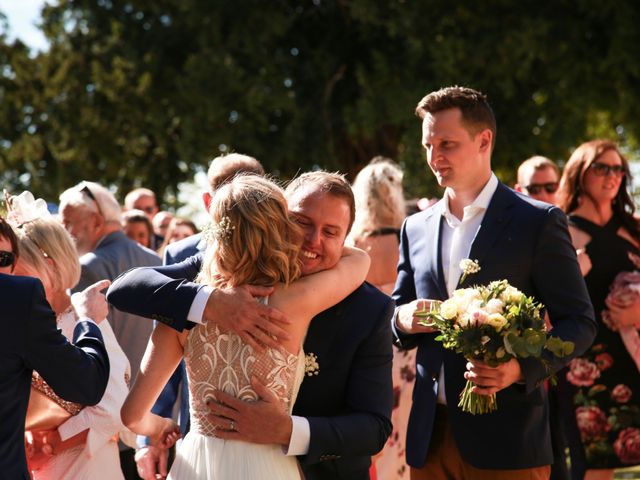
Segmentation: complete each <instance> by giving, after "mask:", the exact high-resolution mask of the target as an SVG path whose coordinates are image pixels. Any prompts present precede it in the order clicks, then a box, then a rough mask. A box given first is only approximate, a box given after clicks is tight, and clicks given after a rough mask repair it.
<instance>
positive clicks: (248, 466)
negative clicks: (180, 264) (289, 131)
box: [122, 175, 369, 480]
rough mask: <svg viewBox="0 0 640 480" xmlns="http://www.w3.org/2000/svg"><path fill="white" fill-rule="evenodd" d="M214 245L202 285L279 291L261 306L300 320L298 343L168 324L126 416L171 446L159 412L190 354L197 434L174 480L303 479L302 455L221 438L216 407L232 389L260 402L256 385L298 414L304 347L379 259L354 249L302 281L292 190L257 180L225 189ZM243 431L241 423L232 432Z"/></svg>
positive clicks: (295, 330)
mask: <svg viewBox="0 0 640 480" xmlns="http://www.w3.org/2000/svg"><path fill="white" fill-rule="evenodd" d="M210 214H211V217H212V218H211V219H212V226H211V227H210V228H209V229H208V231H207V237H208V241H209V243H210V245H209V248H208V250H207V252H206V256H205V259H204V261H203V268H202V271H201V272H200V274H199V277H198V281H199V282H200V283H203V284H209V285H212V286H213V287H235V286H239V285H243V284H252V285H262V286H274V287H275V290H274V292H273V294H272V295H271V296H270V297H268V298H264V299H261V301H262V302H265V303H266V302H268V303H269V305H271V306H273V307H275V308H277V309H278V310H280V311H281V312H282V313H284V314H285V315H286V316H287V317H288V318H289V319H290V320H291V324H290V325H288V327H287V328H288V333H289V338H288V339H287V340H283V341H282V342H281V345H280V348H277V349H273V348H267V349H266V350H265V351H262V352H259V351H256V350H254V349H253V348H252V347H251V346H249V345H247V344H245V343H243V341H242V340H241V339H240V337H239V336H237V335H236V334H234V333H231V332H229V331H225V330H224V329H222V328H221V327H220V326H218V325H216V324H215V323H213V322H208V323H207V324H205V325H198V326H196V327H195V328H193V329H192V330H190V331H184V332H182V333H178V332H176V331H174V330H172V329H171V328H169V327H167V326H165V325H163V324H158V325H157V327H156V329H155V330H154V332H153V335H152V337H151V339H150V341H149V345H148V346H147V351H146V353H145V355H144V358H143V360H142V365H141V369H140V373H139V374H138V377H137V379H136V383H135V385H134V386H133V388H132V390H131V392H130V394H129V396H128V397H127V400H126V401H125V404H124V406H123V408H122V419H123V421H124V423H125V425H127V426H128V427H129V428H130V429H131V430H133V431H135V432H136V433H138V434H140V435H147V436H150V437H151V438H152V441H153V442H155V443H156V444H159V445H162V446H165V447H167V446H170V445H171V444H172V443H173V441H174V440H175V438H176V437H177V433H176V432H177V426H176V425H175V423H173V422H172V421H171V420H168V419H165V418H162V417H159V416H157V415H154V414H152V413H151V412H150V409H151V407H152V406H153V404H154V402H155V400H156V398H157V397H158V395H159V393H160V391H161V390H162V387H163V386H164V385H165V383H166V381H167V380H168V379H169V377H170V375H171V373H172V372H173V371H174V370H175V368H176V366H177V365H178V363H179V361H180V359H181V357H182V356H183V355H184V358H185V362H186V366H187V376H188V380H189V390H190V407H191V431H190V432H189V433H188V434H187V436H186V437H185V439H184V440H183V442H182V445H181V446H180V449H179V451H178V453H177V456H176V460H175V462H174V464H173V467H172V469H171V472H170V473H169V478H172V479H180V480H184V479H199V478H207V479H228V478H234V479H247V480H248V479H255V478H262V479H273V480H275V479H284V480H286V479H292V480H294V479H300V478H302V474H301V473H300V470H299V468H298V464H297V461H296V459H295V457H291V456H286V455H284V453H283V451H282V448H281V447H280V446H279V445H263V444H251V443H245V442H241V441H237V440H222V439H219V438H216V436H215V433H216V427H215V425H214V424H213V423H212V422H211V421H210V420H209V419H208V413H209V409H208V408H207V406H206V402H207V401H208V400H209V399H215V397H216V391H218V390H220V391H224V392H226V393H228V394H231V395H234V396H235V397H237V398H240V399H242V400H246V401H251V400H257V399H258V395H257V394H256V392H255V390H254V389H253V388H252V380H253V379H255V380H257V381H258V382H259V383H261V384H263V385H266V387H267V388H268V389H269V390H270V391H271V392H272V393H273V394H274V395H275V396H276V397H277V398H278V401H279V403H280V405H281V407H282V409H283V410H285V411H287V412H291V409H292V406H293V403H294V402H295V399H296V395H297V392H298V388H299V386H300V383H301V382H302V378H303V375H304V352H303V351H302V343H303V340H304V336H305V334H306V331H307V328H308V326H309V323H310V321H311V319H312V318H313V317H314V316H315V315H316V314H318V313H320V312H322V311H324V310H326V309H327V308H329V307H331V306H333V305H335V304H336V303H338V302H339V301H341V300H342V299H344V298H345V297H347V296H348V295H349V294H350V293H351V292H352V291H354V290H355V289H356V288H357V287H358V286H359V285H360V284H362V282H363V281H364V279H365V276H366V274H367V271H368V268H369V257H368V256H367V255H366V254H365V253H364V252H362V251H360V250H357V249H351V248H347V247H345V249H344V251H343V254H342V258H341V259H340V261H339V262H338V264H337V265H336V266H335V267H334V268H332V269H330V270H325V271H322V272H318V273H315V274H312V275H308V276H306V277H304V278H300V267H299V262H298V255H299V253H300V244H301V240H302V234H301V231H300V230H299V227H298V226H297V225H296V224H295V223H294V222H293V221H292V220H291V219H290V218H289V214H288V212H287V203H286V200H285V198H284V195H283V192H282V190H281V189H280V188H279V187H278V186H276V185H275V184H274V183H273V182H271V181H269V180H267V179H265V178H263V177H258V176H254V175H246V176H240V177H236V178H235V179H234V180H233V181H231V182H230V183H228V184H227V185H225V186H223V187H222V188H220V189H218V190H217V192H216V194H215V196H214V198H213V200H212V202H211V206H210ZM228 428H229V429H230V430H233V429H234V425H233V422H230V425H229V427H228Z"/></svg>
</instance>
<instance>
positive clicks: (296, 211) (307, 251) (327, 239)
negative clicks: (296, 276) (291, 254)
mask: <svg viewBox="0 0 640 480" xmlns="http://www.w3.org/2000/svg"><path fill="white" fill-rule="evenodd" d="M287 202H288V204H289V212H291V214H292V216H293V218H294V219H295V221H296V222H297V223H298V225H300V227H302V230H303V232H304V241H303V243H302V249H301V251H300V259H301V261H302V274H303V275H309V274H310V273H316V272H319V271H322V270H327V269H329V268H332V267H333V266H335V265H336V264H337V263H338V260H340V257H341V256H342V247H343V245H344V240H345V238H346V236H347V233H348V231H349V224H350V221H351V211H350V208H349V204H348V203H347V201H346V200H345V199H343V198H342V197H339V196H336V195H332V194H331V193H327V192H324V191H322V189H321V188H320V187H318V186H316V185H307V186H305V187H301V188H299V189H297V190H296V191H295V192H293V193H292V194H291V195H290V196H289V197H288V198H287Z"/></svg>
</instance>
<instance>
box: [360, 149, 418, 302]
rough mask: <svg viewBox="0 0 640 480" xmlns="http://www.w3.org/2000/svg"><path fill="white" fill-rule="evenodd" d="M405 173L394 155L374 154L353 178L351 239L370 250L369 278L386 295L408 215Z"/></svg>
mask: <svg viewBox="0 0 640 480" xmlns="http://www.w3.org/2000/svg"><path fill="white" fill-rule="evenodd" d="M402 177H403V173H402V170H401V169H400V167H399V166H398V165H397V164H396V163H395V162H393V161H392V160H391V159H388V158H385V157H375V158H373V159H372V160H371V162H370V163H369V164H368V165H367V166H366V167H364V168H363V169H362V170H360V172H359V173H358V175H357V176H356V178H355V180H354V182H353V194H354V197H355V201H356V218H355V221H354V222H353V227H352V229H351V233H350V234H349V239H350V242H351V243H352V244H353V245H355V246H356V247H358V248H361V249H363V250H365V251H366V252H367V253H369V256H370V257H371V267H370V268H369V273H368V274H367V281H368V282H369V283H371V284H372V285H375V286H376V287H378V288H379V289H380V290H382V291H383V292H384V293H386V294H387V295H391V292H392V291H393V286H394V285H395V282H396V275H397V272H396V267H397V265H398V246H399V235H400V227H401V226H402V222H403V221H404V219H405V217H406V214H405V204H404V193H403V190H402Z"/></svg>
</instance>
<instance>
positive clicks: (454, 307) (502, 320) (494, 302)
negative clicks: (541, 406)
mask: <svg viewBox="0 0 640 480" xmlns="http://www.w3.org/2000/svg"><path fill="white" fill-rule="evenodd" d="M476 266H477V265H476ZM478 269H479V268H478ZM463 270H464V269H463ZM464 271H465V275H466V273H467V271H466V270H464ZM475 271H477V270H475ZM475 271H473V272H472V273H475ZM463 277H464V275H463ZM542 308H543V306H542V305H541V304H540V303H536V302H535V301H534V300H533V298H532V297H527V296H526V295H524V294H523V293H522V292H520V291H519V290H518V289H516V288H514V287H512V286H511V285H509V283H507V281H506V280H501V281H495V282H491V283H490V284H489V285H487V286H474V287H472V288H461V289H458V290H456V291H455V292H453V295H452V296H451V298H449V299H448V300H446V301H444V302H441V303H438V304H434V307H433V308H432V310H431V311H428V312H424V313H423V314H422V315H421V316H423V317H424V320H422V321H421V323H422V324H423V325H427V326H431V327H435V328H436V329H438V330H439V332H440V334H439V335H438V336H437V337H436V340H438V341H440V342H442V343H443V346H444V347H445V348H447V349H451V350H455V351H456V352H457V353H461V354H462V355H464V357H465V358H467V359H469V360H481V361H482V362H484V363H486V364H488V365H490V366H497V365H498V364H500V363H505V362H508V361H509V360H511V359H512V358H527V357H534V358H541V356H542V351H543V350H548V351H550V352H552V353H553V354H554V355H556V356H558V357H562V356H566V355H570V354H571V353H572V352H573V349H574V344H573V343H572V342H566V341H563V340H562V339H560V338H557V337H552V336H550V335H548V333H547V329H546V325H545V322H544V318H543V317H542V316H541V315H540V311H541V310H542ZM542 361H543V362H544V360H542ZM549 377H553V372H551V371H549ZM473 386H474V385H473V382H472V381H471V380H467V384H466V386H465V388H464V390H463V391H462V394H461V395H460V402H459V403H458V406H459V407H461V408H462V410H463V411H464V412H468V413H471V414H474V415H476V414H483V413H489V412H493V411H495V410H497V403H496V396H495V394H493V395H479V394H477V393H474V392H472V391H471V389H472V387H473Z"/></svg>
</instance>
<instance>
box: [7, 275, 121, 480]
mask: <svg viewBox="0 0 640 480" xmlns="http://www.w3.org/2000/svg"><path fill="white" fill-rule="evenodd" d="M96 285H97V287H96V286H95V285H94V286H93V287H90V289H92V290H91V291H90V292H91V293H90V294H91V295H97V291H98V290H99V289H103V288H105V287H106V286H107V285H108V283H107V284H105V283H102V282H101V283H98V284H96ZM87 293H89V292H87ZM0 305H2V309H3V312H2V315H1V316H0V327H1V328H2V332H4V333H3V335H2V336H1V337H0V479H7V480H9V479H11V480H15V479H25V480H27V479H29V478H30V477H29V474H28V472H27V462H26V457H25V448H24V425H25V417H26V412H27V405H28V403H29V393H30V387H31V374H32V372H33V370H37V371H38V372H39V373H40V375H42V377H43V378H44V379H45V380H46V382H47V383H48V384H49V385H50V386H51V388H53V390H54V391H55V392H56V393H57V394H58V395H59V396H60V397H62V398H64V399H65V400H69V401H71V402H77V403H81V404H84V405H95V404H97V403H98V402H99V401H100V399H101V398H102V395H103V394H104V390H105V388H106V387H107V381H108V379H109V357H108V356H107V351H106V350H105V348H104V343H103V341H102V335H101V334H100V330H99V329H98V327H97V326H96V325H95V324H94V323H93V322H91V321H88V318H87V317H94V318H96V319H97V320H99V318H98V314H97V313H96V312H98V311H99V309H98V308H97V307H96V304H91V306H89V308H85V309H84V310H85V311H82V309H80V311H78V314H79V316H80V317H81V320H80V321H78V323H77V325H76V328H75V330H74V335H73V343H74V345H72V344H70V343H69V342H68V341H67V340H66V338H65V337H64V335H62V333H61V332H60V330H58V329H57V326H56V316H55V314H54V313H53V311H52V310H51V307H50V306H49V304H48V303H47V300H46V298H45V294H44V288H43V287H42V283H40V280H38V279H36V278H31V277H14V276H10V275H5V274H3V273H0ZM102 308H103V310H104V314H103V315H102V318H104V316H106V312H107V307H106V302H104V299H102ZM83 317H84V318H83Z"/></svg>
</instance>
